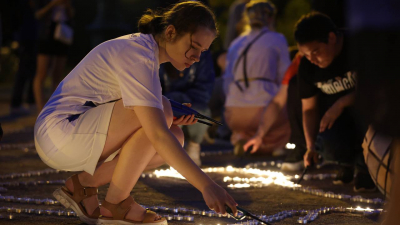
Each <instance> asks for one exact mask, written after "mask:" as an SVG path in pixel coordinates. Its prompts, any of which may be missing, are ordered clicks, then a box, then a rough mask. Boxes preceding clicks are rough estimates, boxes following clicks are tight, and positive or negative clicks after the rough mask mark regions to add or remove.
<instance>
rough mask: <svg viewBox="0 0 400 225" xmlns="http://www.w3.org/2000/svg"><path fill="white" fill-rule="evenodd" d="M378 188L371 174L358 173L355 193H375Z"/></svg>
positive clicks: (355, 181)
mask: <svg viewBox="0 0 400 225" xmlns="http://www.w3.org/2000/svg"><path fill="white" fill-rule="evenodd" d="M375 190H376V186H375V183H374V181H373V180H372V179H371V176H370V175H369V173H357V174H356V178H355V180H354V191H355V192H374V191H375Z"/></svg>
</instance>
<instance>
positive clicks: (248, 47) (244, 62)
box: [234, 30, 268, 92]
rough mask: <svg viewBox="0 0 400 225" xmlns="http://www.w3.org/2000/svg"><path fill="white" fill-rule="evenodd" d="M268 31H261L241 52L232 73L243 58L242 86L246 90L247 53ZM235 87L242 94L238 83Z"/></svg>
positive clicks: (247, 85)
mask: <svg viewBox="0 0 400 225" xmlns="http://www.w3.org/2000/svg"><path fill="white" fill-rule="evenodd" d="M267 32H268V30H263V31H261V32H260V33H259V34H258V35H257V36H256V37H255V38H254V39H253V40H252V41H251V42H250V43H249V44H248V45H247V46H246V48H245V49H244V50H243V52H242V54H240V56H239V58H238V60H237V61H236V63H235V68H234V71H236V69H237V67H238V65H239V62H240V60H241V59H242V58H243V79H244V84H245V85H246V88H248V87H249V79H248V77H247V65H246V64H247V52H248V51H249V49H250V47H251V46H252V45H253V44H254V43H255V42H256V41H257V40H258V39H259V38H260V37H261V36H262V35H264V34H265V33H267ZM236 85H237V86H238V88H239V90H240V91H241V92H243V89H242V88H241V87H240V85H239V84H238V83H236Z"/></svg>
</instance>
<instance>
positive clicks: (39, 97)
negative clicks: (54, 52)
mask: <svg viewBox="0 0 400 225" xmlns="http://www.w3.org/2000/svg"><path fill="white" fill-rule="evenodd" d="M49 63H50V56H49V55H44V54H39V55H38V56H37V68H36V75H35V78H34V79H33V93H34V95H35V102H36V108H37V112H38V113H40V111H42V108H43V106H44V101H43V82H44V79H45V78H46V75H47V70H48V68H49Z"/></svg>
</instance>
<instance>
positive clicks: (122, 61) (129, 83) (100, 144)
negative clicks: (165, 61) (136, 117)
mask: <svg viewBox="0 0 400 225" xmlns="http://www.w3.org/2000/svg"><path fill="white" fill-rule="evenodd" d="M158 70H159V59H158V45H157V43H156V41H155V40H154V38H153V36H152V35H147V34H140V33H137V34H130V35H125V36H122V37H119V38H116V39H113V40H109V41H106V42H104V43H102V44H100V45H98V46H97V47H95V48H94V49H93V50H92V51H90V52H89V54H88V55H87V56H86V57H85V58H84V59H83V60H82V61H81V62H80V63H79V64H78V65H77V66H76V67H75V68H74V69H73V70H72V71H71V72H70V73H69V74H68V76H67V77H65V79H64V80H63V81H62V82H61V83H60V85H59V86H58V87H57V89H56V91H55V92H54V93H53V95H52V96H51V98H50V100H49V101H48V102H47V104H46V105H45V106H44V108H43V110H42V112H41V113H40V114H39V117H38V118H37V121H36V124H35V129H34V134H35V145H36V150H37V152H38V154H39V156H40V157H41V159H42V160H43V161H44V162H45V163H46V164H47V165H49V166H50V167H53V168H55V169H60V170H67V171H82V170H84V171H86V172H88V173H90V174H93V173H94V170H95V168H96V165H97V163H98V160H99V157H100V155H101V153H102V151H103V148H104V144H105V141H106V137H107V131H108V126H109V122H110V118H111V114H112V110H113V107H114V102H115V101H116V100H119V99H122V101H123V104H124V106H125V107H131V106H149V107H156V108H159V109H161V110H163V105H162V94H161V84H160V80H159V76H158Z"/></svg>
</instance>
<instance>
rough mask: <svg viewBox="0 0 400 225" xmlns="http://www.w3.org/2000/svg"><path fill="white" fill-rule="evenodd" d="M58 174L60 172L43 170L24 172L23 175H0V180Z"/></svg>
mask: <svg viewBox="0 0 400 225" xmlns="http://www.w3.org/2000/svg"><path fill="white" fill-rule="evenodd" d="M60 172H62V171H60V170H55V169H44V170H36V171H28V172H24V173H10V174H3V175H0V180H6V179H16V178H23V177H33V176H42V175H49V174H56V173H60Z"/></svg>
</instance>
